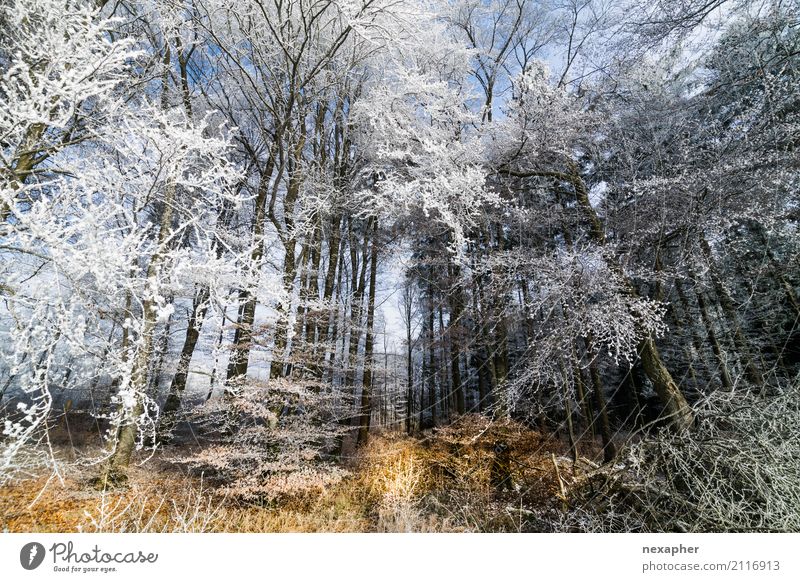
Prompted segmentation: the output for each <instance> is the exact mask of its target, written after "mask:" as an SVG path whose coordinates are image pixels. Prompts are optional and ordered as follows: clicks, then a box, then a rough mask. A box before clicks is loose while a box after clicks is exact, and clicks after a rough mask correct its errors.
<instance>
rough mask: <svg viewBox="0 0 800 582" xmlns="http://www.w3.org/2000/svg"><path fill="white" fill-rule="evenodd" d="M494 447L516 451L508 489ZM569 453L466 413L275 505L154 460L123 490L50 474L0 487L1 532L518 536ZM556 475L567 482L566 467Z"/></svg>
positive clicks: (552, 488) (82, 475)
mask: <svg viewBox="0 0 800 582" xmlns="http://www.w3.org/2000/svg"><path fill="white" fill-rule="evenodd" d="M498 444H502V445H503V446H505V447H507V450H508V453H507V455H506V456H505V457H504V460H503V463H502V467H503V470H504V471H506V474H505V477H506V479H505V481H504V482H503V486H502V487H498V484H497V471H498V464H497V458H498V454H497V452H496V451H497V450H498V449H497V446H498ZM563 453H564V450H563V445H561V444H560V443H558V442H555V441H552V440H547V439H546V438H545V437H543V436H542V435H541V434H540V433H538V432H536V431H532V430H530V429H527V428H525V427H523V426H522V425H519V424H518V423H514V422H510V421H505V422H490V421H489V420H487V419H486V418H483V417H480V416H477V415H475V416H466V417H463V418H462V419H460V420H459V421H458V422H457V423H456V424H454V425H451V426H449V427H447V428H443V429H439V430H437V431H435V432H431V433H426V434H425V435H423V437H422V438H409V437H406V436H404V435H398V434H386V435H376V436H375V437H373V438H371V439H370V443H369V444H368V445H367V446H366V447H364V448H363V449H361V450H359V452H358V453H357V454H356V456H355V458H354V459H352V460H351V461H350V463H349V466H348V468H349V469H350V470H351V473H352V474H351V476H349V477H347V478H345V479H344V480H342V481H341V482H340V483H338V484H336V485H334V486H333V487H330V488H328V489H326V490H322V491H320V490H318V489H316V490H310V491H308V492H307V493H305V494H298V495H295V496H292V497H288V498H284V499H281V501H280V502H278V503H272V504H269V505H266V504H263V505H259V504H255V503H247V502H245V501H243V500H241V499H235V498H231V497H226V496H223V495H221V494H220V493H219V491H220V490H219V489H215V488H214V487H211V486H209V484H208V482H206V481H204V480H202V479H201V478H199V477H196V476H186V475H184V474H182V473H181V471H180V470H179V468H178V467H177V466H175V465H170V464H169V463H166V462H163V460H162V461H160V462H159V460H158V459H154V461H151V462H150V463H149V464H145V465H144V466H143V467H134V468H132V469H131V471H130V474H129V485H128V487H126V488H125V489H117V490H111V491H106V492H101V491H97V490H95V489H93V488H92V487H91V486H90V485H89V482H90V477H91V469H89V470H87V469H84V470H78V469H75V468H73V469H71V470H70V471H68V474H67V476H66V478H65V481H64V483H63V485H62V484H61V483H60V482H58V481H57V480H52V481H51V482H50V483H49V485H47V487H45V483H46V477H42V478H40V479H36V480H27V481H23V482H17V483H14V484H11V485H7V486H5V487H3V488H2V489H0V530H2V531H10V532H75V531H111V532H121V531H138V532H143V531H146V532H183V531H187V532H193V531H209V532H212V531H213V532H365V531H385V532H410V531H415V532H419V531H519V530H525V529H531V527H533V526H531V525H530V524H526V523H524V519H523V517H524V515H532V514H533V513H534V512H536V511H539V510H540V511H547V510H550V509H552V508H554V507H558V505H559V503H560V499H561V497H560V488H561V485H562V483H559V476H558V475H557V474H556V471H555V468H554V465H553V460H552V459H553V458H554V455H563ZM171 456H172V457H175V456H176V452H175V451H172V452H171ZM560 473H561V479H569V478H570V475H569V467H568V464H567V463H562V464H560ZM517 508H518V509H517Z"/></svg>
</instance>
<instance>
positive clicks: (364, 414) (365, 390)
mask: <svg viewBox="0 0 800 582" xmlns="http://www.w3.org/2000/svg"><path fill="white" fill-rule="evenodd" d="M377 233H378V225H377V221H375V225H374V227H373V235H372V253H371V255H370V259H369V260H370V267H369V298H368V300H367V331H366V340H365V342H364V377H363V381H362V385H361V419H360V422H359V427H358V444H359V445H363V444H366V442H367V439H368V438H369V421H370V415H371V414H372V409H371V407H370V405H371V401H370V398H371V396H372V394H371V393H372V378H373V374H372V366H373V361H372V355H373V351H374V344H375V330H374V327H375V285H376V282H377V281H376V279H377V273H378V237H377Z"/></svg>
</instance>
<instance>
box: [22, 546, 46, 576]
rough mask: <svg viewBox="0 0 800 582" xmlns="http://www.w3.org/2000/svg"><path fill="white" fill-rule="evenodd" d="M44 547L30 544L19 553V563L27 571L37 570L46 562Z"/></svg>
mask: <svg viewBox="0 0 800 582" xmlns="http://www.w3.org/2000/svg"><path fill="white" fill-rule="evenodd" d="M44 554H45V552H44V546H43V545H42V544H40V543H39V542H30V543H28V544H25V545H24V546H22V549H21V550H20V551H19V563H20V564H22V567H23V568H25V569H26V570H35V569H36V568H38V567H39V566H41V565H42V562H43V561H44Z"/></svg>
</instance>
